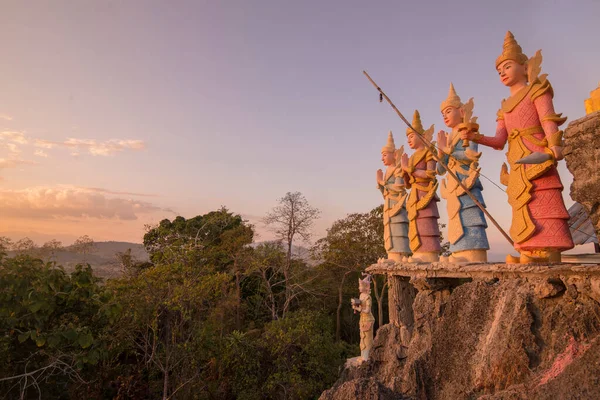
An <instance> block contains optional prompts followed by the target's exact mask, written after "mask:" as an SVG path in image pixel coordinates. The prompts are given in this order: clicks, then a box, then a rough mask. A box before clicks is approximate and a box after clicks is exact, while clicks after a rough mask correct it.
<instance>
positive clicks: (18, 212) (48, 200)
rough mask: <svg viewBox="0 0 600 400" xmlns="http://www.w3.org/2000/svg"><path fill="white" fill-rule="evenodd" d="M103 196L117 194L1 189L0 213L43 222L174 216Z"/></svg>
mask: <svg viewBox="0 0 600 400" xmlns="http://www.w3.org/2000/svg"><path fill="white" fill-rule="evenodd" d="M105 193H106V194H108V193H119V192H114V191H111V190H106V189H99V188H80V187H74V186H60V187H55V188H50V187H34V188H28V189H23V190H3V191H0V214H3V215H10V216H11V217H13V218H28V219H46V220H48V219H63V218H69V217H70V218H98V219H115V220H125V221H128V220H129V221H130V220H137V219H138V217H139V216H140V214H150V213H155V212H162V213H164V212H168V213H174V212H173V211H172V210H170V209H166V208H162V207H158V206H156V205H153V204H151V203H148V202H144V201H137V200H132V199H126V198H120V197H116V198H115V197H109V196H105Z"/></svg>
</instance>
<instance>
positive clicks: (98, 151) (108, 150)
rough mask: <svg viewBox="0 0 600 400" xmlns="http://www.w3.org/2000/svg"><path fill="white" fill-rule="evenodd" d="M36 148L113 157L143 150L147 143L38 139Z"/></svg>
mask: <svg viewBox="0 0 600 400" xmlns="http://www.w3.org/2000/svg"><path fill="white" fill-rule="evenodd" d="M34 146H36V147H42V148H45V149H52V148H55V147H66V148H69V149H71V150H72V151H71V155H75V156H76V155H79V153H80V152H81V151H87V152H88V153H89V154H92V155H94V156H111V155H113V154H115V153H118V152H121V151H125V150H143V149H145V148H146V143H145V142H144V141H143V140H134V139H110V140H106V141H104V142H98V141H97V140H94V139H77V138H68V139H67V140H65V141H63V142H54V141H51V140H44V139H36V140H35V142H34Z"/></svg>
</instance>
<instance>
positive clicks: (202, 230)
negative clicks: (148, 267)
mask: <svg viewBox="0 0 600 400" xmlns="http://www.w3.org/2000/svg"><path fill="white" fill-rule="evenodd" d="M242 225H244V226H248V225H247V224H246V223H245V221H244V220H243V219H242V217H241V216H239V215H236V214H233V213H231V212H229V211H228V210H227V208H225V207H222V208H221V209H220V210H218V211H211V212H209V213H208V214H205V215H198V216H196V217H194V218H190V219H185V218H184V217H181V216H178V217H176V218H175V219H174V220H173V221H169V220H168V219H164V220H162V221H160V223H159V224H158V225H157V226H154V227H150V228H149V229H148V231H147V232H146V234H145V235H144V247H145V248H146V251H147V252H148V254H150V261H152V263H154V264H155V265H158V264H173V263H180V264H185V265H197V266H200V265H202V266H203V267H209V266H210V267H214V268H217V269H219V270H221V271H225V270H227V269H228V268H229V267H230V266H231V265H232V264H233V262H234V260H233V259H232V258H231V246H230V245H229V244H228V242H227V240H228V238H227V237H226V236H223V235H224V233H225V232H227V231H230V230H234V229H236V228H238V227H240V226H242ZM251 241H252V240H251V239H250V242H251Z"/></svg>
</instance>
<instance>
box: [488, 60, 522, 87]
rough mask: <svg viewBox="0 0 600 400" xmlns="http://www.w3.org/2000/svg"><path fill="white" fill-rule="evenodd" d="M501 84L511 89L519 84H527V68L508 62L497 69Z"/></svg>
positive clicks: (511, 61) (514, 62)
mask: <svg viewBox="0 0 600 400" xmlns="http://www.w3.org/2000/svg"><path fill="white" fill-rule="evenodd" d="M496 70H497V71H498V75H500V82H502V83H503V84H504V86H508V87H511V86H513V85H515V84H517V83H527V68H526V66H525V65H521V64H519V63H518V62H516V61H513V60H506V61H504V62H503V63H502V64H500V65H498V67H497V68H496Z"/></svg>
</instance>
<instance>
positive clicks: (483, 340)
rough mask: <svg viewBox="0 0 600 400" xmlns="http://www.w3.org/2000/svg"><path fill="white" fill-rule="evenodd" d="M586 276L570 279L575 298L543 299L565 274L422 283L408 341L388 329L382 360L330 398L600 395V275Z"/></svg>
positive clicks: (348, 374)
mask: <svg viewBox="0 0 600 400" xmlns="http://www.w3.org/2000/svg"><path fill="white" fill-rule="evenodd" d="M582 277H583V278H582V279H567V280H563V279H562V278H561V280H562V281H563V282H564V284H565V286H566V287H567V289H566V290H571V291H574V293H573V295H574V296H576V298H575V299H574V298H572V296H570V295H568V294H565V295H562V296H561V295H559V293H556V295H554V296H553V297H552V298H548V297H545V298H540V296H539V294H545V295H551V294H552V293H554V292H559V291H561V288H562V286H561V283H560V282H559V280H558V278H556V279H554V278H546V281H545V282H543V281H539V282H538V281H530V280H528V279H525V278H517V279H500V280H499V281H498V282H497V283H496V284H494V285H487V284H486V283H484V282H482V281H472V282H465V281H463V283H462V284H461V285H459V286H456V287H452V288H451V290H450V289H448V288H443V289H441V290H431V289H426V290H422V291H420V292H418V293H417V295H416V297H415V299H414V302H413V303H412V307H413V315H414V327H413V331H412V335H411V337H410V342H409V343H408V346H407V347H406V348H404V346H401V345H400V342H401V339H400V337H401V333H400V329H399V328H398V327H396V326H394V325H386V326H382V327H381V328H380V329H379V331H378V332H377V336H376V338H375V346H374V350H373V358H372V359H370V360H369V361H368V362H367V363H364V364H363V365H362V366H360V367H358V368H354V369H353V370H351V371H345V372H344V373H342V376H341V377H340V379H339V380H338V382H336V384H335V386H334V387H333V388H331V389H329V390H328V391H326V392H324V393H323V395H322V396H321V399H322V400H341V399H376V398H378V399H394V398H398V399H403V398H410V399H433V400H446V399H447V400H450V399H452V400H456V399H489V400H492V399H494V400H500V399H548V400H549V399H572V398H577V399H598V393H600V319H598V315H600V304H599V303H598V302H597V301H596V300H594V299H593V298H592V297H591V296H590V295H588V293H593V292H594V291H596V292H598V290H600V282H598V281H596V280H593V283H592V279H594V278H592V279H588V278H587V277H586V274H585V273H583V274H582ZM425 286H427V287H428V288H431V286H429V284H427V285H425ZM434 286H437V285H434ZM569 287H570V288H571V289H569ZM562 290H563V291H564V289H562ZM599 294H600V293H599ZM377 396H378V397H377ZM394 396H396V397H394Z"/></svg>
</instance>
